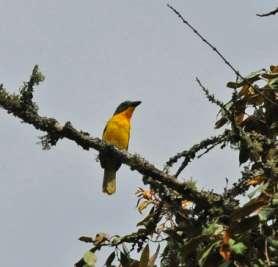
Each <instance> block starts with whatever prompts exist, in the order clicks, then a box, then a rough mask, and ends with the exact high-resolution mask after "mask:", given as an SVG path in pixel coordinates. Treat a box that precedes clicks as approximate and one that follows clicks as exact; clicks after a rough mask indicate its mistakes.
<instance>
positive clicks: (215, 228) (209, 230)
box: [202, 223, 223, 235]
mask: <svg viewBox="0 0 278 267" xmlns="http://www.w3.org/2000/svg"><path fill="white" fill-rule="evenodd" d="M222 231H223V225H222V224H218V223H211V224H209V225H208V226H207V227H206V228H204V229H203V231H202V234H203V235H217V234H219V233H221V232H222Z"/></svg>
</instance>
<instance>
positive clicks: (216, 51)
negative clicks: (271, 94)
mask: <svg viewBox="0 0 278 267" xmlns="http://www.w3.org/2000/svg"><path fill="white" fill-rule="evenodd" d="M167 7H168V8H170V9H171V10H172V11H173V12H174V13H175V14H176V15H177V16H178V18H179V19H181V21H182V22H183V23H184V24H185V25H186V26H187V27H189V28H190V29H191V30H192V31H193V32H194V33H195V34H196V35H197V36H198V37H199V38H200V39H201V40H202V41H203V42H204V43H205V44H207V45H208V46H209V47H210V48H211V49H212V50H213V51H214V52H215V53H216V54H217V55H218V56H219V57H220V58H221V59H222V60H223V62H224V63H225V64H226V65H227V66H228V67H229V68H230V69H231V70H232V71H233V72H234V73H235V74H236V77H239V78H240V79H242V80H243V81H244V82H246V84H248V85H249V86H250V87H251V88H252V89H253V90H254V91H255V92H256V93H258V94H259V95H261V96H262V97H263V98H264V99H266V100H267V101H268V102H270V103H272V104H273V105H277V103H275V102H273V101H272V100H271V99H270V98H268V97H267V96H265V95H264V94H263V93H262V92H260V90H258V89H257V88H256V87H255V86H253V85H252V84H251V83H250V82H249V81H248V80H247V79H246V78H245V77H243V76H242V74H241V73H240V72H239V71H238V70H237V69H236V68H235V67H234V66H233V65H232V64H231V63H230V62H229V61H228V60H227V58H226V57H225V56H224V55H223V53H221V52H220V51H219V49H217V47H216V46H214V45H213V44H212V43H210V42H209V41H208V40H207V39H206V38H205V37H204V36H203V35H202V34H201V33H200V32H199V31H198V30H197V29H196V28H195V27H194V26H192V25H191V24H190V23H189V22H188V21H187V20H186V19H185V18H184V17H183V16H182V14H181V13H180V12H179V11H178V10H177V9H175V8H174V7H173V6H171V5H170V4H167Z"/></svg>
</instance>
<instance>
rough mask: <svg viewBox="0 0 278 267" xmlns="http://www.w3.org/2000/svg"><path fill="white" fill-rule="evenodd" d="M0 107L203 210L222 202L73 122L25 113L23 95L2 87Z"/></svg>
mask: <svg viewBox="0 0 278 267" xmlns="http://www.w3.org/2000/svg"><path fill="white" fill-rule="evenodd" d="M0 107H2V108H3V109H5V110H6V111H7V112H8V113H11V114H13V115H14V116H15V117H17V118H20V119H21V120H22V121H23V122H26V123H28V124H31V125H33V126H34V127H35V128H36V129H38V130H41V131H44V132H47V134H48V136H50V137H51V138H53V139H54V140H56V142H57V141H58V140H59V139H63V138H67V139H69V140H71V141H74V142H75V143H76V144H78V145H80V146H81V147H82V148H83V149H85V150H89V149H95V150H98V151H109V153H111V154H113V155H114V156H115V157H117V158H118V159H120V160H121V161H122V162H123V163H124V164H126V165H128V166H129V167H130V168H131V169H132V170H137V171H138V172H139V173H141V174H143V175H145V176H150V177H152V178H153V179H154V180H155V181H158V182H160V183H163V184H164V185H166V186H168V187H169V188H171V189H173V190H175V191H176V192H178V193H180V194H182V195H183V196H186V198H187V199H188V200H191V201H193V202H195V203H196V204H197V205H200V206H201V207H208V206H210V205H213V204H214V203H216V202H217V203H219V201H220V200H221V197H220V196H219V197H217V198H216V199H213V198H212V199H211V198H208V196H207V195H206V194H204V193H203V192H198V191H196V190H193V189H192V188H190V187H188V186H187V185H186V183H181V182H178V181H177V180H176V179H175V177H173V176H171V175H168V174H167V173H165V172H163V171H161V170H159V169H158V168H156V167H155V166H154V165H153V164H151V163H149V162H148V161H147V160H145V159H144V158H143V157H141V156H139V155H137V154H131V153H128V152H126V151H122V150H119V149H117V148H116V147H114V146H112V145H108V144H106V143H104V142H103V141H102V140H101V139H99V138H94V137H92V136H90V135H89V134H88V133H86V132H83V131H80V130H77V129H76V128H74V127H73V126H72V124H71V123H70V122H66V123H65V124H64V125H63V124H61V123H60V122H58V121H57V120H56V119H55V118H49V117H43V116H40V115H39V114H38V112H37V109H33V108H32V105H30V106H28V107H29V108H27V109H26V105H25V104H23V103H22V102H21V101H20V95H14V94H9V93H8V92H7V91H6V90H5V89H4V88H3V87H0ZM56 142H54V144H56ZM220 202H221V201H220Z"/></svg>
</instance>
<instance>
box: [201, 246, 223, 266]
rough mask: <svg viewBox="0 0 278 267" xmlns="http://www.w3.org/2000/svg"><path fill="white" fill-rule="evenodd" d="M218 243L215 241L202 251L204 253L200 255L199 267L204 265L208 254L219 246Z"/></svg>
mask: <svg viewBox="0 0 278 267" xmlns="http://www.w3.org/2000/svg"><path fill="white" fill-rule="evenodd" d="M219 244H220V242H219V241H215V242H213V243H211V244H210V245H209V246H207V247H206V249H205V250H204V252H203V253H202V256H201V258H200V259H199V260H198V263H199V265H200V267H203V266H204V264H205V263H206V260H207V258H208V256H209V254H210V253H211V252H212V250H213V249H214V248H215V247H217V246H219Z"/></svg>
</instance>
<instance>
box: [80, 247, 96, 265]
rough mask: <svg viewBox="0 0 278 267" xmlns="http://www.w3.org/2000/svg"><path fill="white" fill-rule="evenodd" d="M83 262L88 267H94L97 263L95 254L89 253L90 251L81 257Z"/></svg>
mask: <svg viewBox="0 0 278 267" xmlns="http://www.w3.org/2000/svg"><path fill="white" fill-rule="evenodd" d="M83 260H84V262H85V263H86V264H87V265H88V266H90V267H95V266H96V262H97V257H96V255H95V253H93V252H91V251H90V250H89V251H87V252H86V253H85V254H84V256H83Z"/></svg>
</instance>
